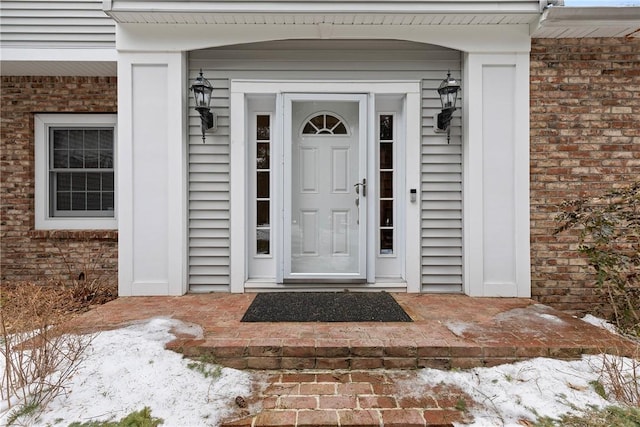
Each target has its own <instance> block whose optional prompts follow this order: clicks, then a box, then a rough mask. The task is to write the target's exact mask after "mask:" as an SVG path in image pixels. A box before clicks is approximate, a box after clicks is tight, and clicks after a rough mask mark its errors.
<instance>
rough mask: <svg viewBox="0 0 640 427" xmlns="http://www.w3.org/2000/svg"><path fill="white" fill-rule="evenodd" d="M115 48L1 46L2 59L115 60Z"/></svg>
mask: <svg viewBox="0 0 640 427" xmlns="http://www.w3.org/2000/svg"><path fill="white" fill-rule="evenodd" d="M117 53H118V52H117V51H116V49H115V48H90V49H86V48H78V49H76V48H62V49H61V48H20V47H9V48H7V47H2V61H82V62H94V61H95V62H116V61H117Z"/></svg>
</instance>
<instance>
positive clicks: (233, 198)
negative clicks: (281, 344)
mask: <svg viewBox="0 0 640 427" xmlns="http://www.w3.org/2000/svg"><path fill="white" fill-rule="evenodd" d="M296 92H298V93H309V92H314V93H316V94H319V93H332V94H340V93H342V94H353V93H360V94H366V95H368V96H369V97H370V99H371V97H372V96H373V95H378V94H402V95H404V98H405V106H404V110H405V112H406V115H405V117H406V150H405V154H406V165H405V176H404V180H405V187H404V188H406V189H407V191H408V190H409V189H412V188H415V189H417V190H418V192H417V194H418V197H417V200H416V201H415V202H413V203H407V204H406V206H405V209H404V222H405V225H406V226H405V230H406V232H405V235H404V236H402V238H401V240H399V242H401V241H402V240H404V244H405V257H406V261H405V266H406V270H405V271H404V277H405V280H406V282H407V292H420V288H421V255H420V253H421V252H420V243H421V237H420V236H421V233H419V232H417V230H420V226H421V225H420V224H421V214H420V212H421V211H420V170H421V168H420V158H421V156H420V153H421V104H420V99H421V83H420V81H417V80H411V81H407V80H403V81H390V80H385V81H369V80H367V81H315V80H293V81H284V80H283V81H280V80H232V81H231V100H230V122H231V145H230V162H231V165H233V167H231V168H230V210H231V214H230V254H231V257H230V261H229V263H230V264H229V266H230V289H231V292H234V293H242V292H244V287H245V282H246V281H247V274H248V265H247V263H248V258H249V257H248V254H247V231H246V213H247V203H248V201H247V199H246V194H247V191H246V190H247V182H246V178H245V177H246V172H247V171H246V169H247V164H246V152H245V151H246V150H245V145H246V144H245V139H246V138H245V137H246V129H245V123H246V116H247V112H246V99H245V98H246V96H247V95H249V94H276V95H277V96H278V100H277V103H276V105H277V111H276V116H279V117H282V106H283V104H282V102H281V100H282V94H283V93H296ZM369 102H370V103H371V102H372V101H369ZM368 110H369V117H367V118H368V119H370V115H371V114H372V112H374V111H375V109H374V108H372V105H369V108H368ZM369 121H370V120H367V122H369ZM275 124H276V127H275V129H274V132H275V135H276V136H274V137H275V138H282V135H283V129H282V121H281V120H275ZM369 126H371V124H370V125H369ZM369 182H371V181H369ZM371 199H372V198H370V200H371ZM406 200H409V198H408V197H407V198H406ZM370 207H371V206H370ZM276 253H278V252H276ZM278 255H283V254H278ZM368 258H369V259H370V258H371V257H368ZM281 274H282V270H280V269H278V271H277V276H280V277H277V278H276V280H281V279H282V276H281Z"/></svg>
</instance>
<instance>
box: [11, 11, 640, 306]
mask: <svg viewBox="0 0 640 427" xmlns="http://www.w3.org/2000/svg"><path fill="white" fill-rule="evenodd" d="M548 3H550V2H548V1H538V0H499V1H495V0H493V1H487V0H466V1H449V2H442V1H431V0H423V1H394V0H387V1H384V2H368V1H359V0H352V1H347V2H343V1H339V2H338V1H335V2H333V1H252V2H245V1H240V0H227V1H220V2H210V1H189V2H186V1H146V0H138V1H131V0H104V1H103V2H102V4H100V3H99V2H95V1H91V0H87V1H85V2H81V1H72V0H67V1H59V2H50V3H48V4H46V3H32V4H30V5H27V2H24V1H15V0H14V1H7V2H3V6H2V14H3V15H2V19H3V26H4V30H3V34H4V35H3V41H2V49H3V52H2V57H3V58H2V61H3V73H9V74H11V75H14V74H16V75H39V74H40V75H42V74H47V73H49V74H55V75H58V74H60V75H72V74H73V73H78V70H84V71H83V72H85V73H87V75H107V76H108V75H115V74H116V70H115V68H114V67H116V66H117V77H118V112H117V127H116V137H115V153H116V154H115V157H116V159H117V160H116V162H115V167H114V169H115V176H116V185H115V187H116V199H115V214H114V217H113V220H112V221H108V222H102V223H98V224H97V225H96V224H92V225H91V227H92V228H101V227H103V226H104V227H105V228H113V227H114V224H115V223H117V229H118V239H119V243H118V269H119V273H118V282H119V295H120V296H130V295H182V294H184V293H187V292H254V291H265V290H300V291H305V290H332V289H333V290H342V289H351V290H388V291H399V292H415V293H417V292H459V293H465V294H468V295H471V296H515V297H529V296H530V295H531V273H530V264H531V261H530V243H529V227H530V223H529V78H530V75H529V70H530V64H529V52H530V47H531V38H532V36H533V35H537V36H538V37H564V36H573V37H576V36H578V37H579V36H580V33H581V32H583V31H589V33H588V34H591V35H594V34H595V35H601V36H618V35H624V34H628V33H629V32H631V31H634V28H635V27H634V22H635V21H634V20H633V19H629V20H628V21H629V22H627V21H626V20H625V19H626V18H624V17H621V16H613V15H611V14H612V13H613V12H612V10H611V9H610V8H607V12H606V13H608V14H609V15H611V20H610V22H609V21H606V20H602V19H600V20H599V21H598V22H597V23H594V22H592V21H590V18H591V17H592V16H594V15H595V14H596V13H597V12H595V11H594V12H591V15H588V14H587V16H581V18H580V19H577V20H576V19H575V15H574V14H569V15H567V14H566V11H567V10H570V9H571V8H561V7H558V6H551V7H550V5H549V4H548ZM53 5H55V7H54V6H53ZM20 11H21V12H20ZM555 11H561V12H557V13H556V12H555ZM45 12H46V13H45ZM69 16H71V17H69ZM56 19H57V20H58V21H56ZM632 21H633V22H632ZM45 22H46V25H43V24H44V23H45ZM7 25H8V26H7ZM34 28H37V30H34ZM114 34H115V41H114ZM583 34H584V33H583ZM200 71H202V73H203V75H204V77H205V78H207V79H208V80H209V81H210V82H211V83H212V85H213V87H214V92H213V100H212V111H213V112H214V113H216V115H217V120H218V126H217V128H216V129H215V130H211V131H208V132H207V133H206V135H205V141H204V142H203V139H202V134H201V130H200V117H199V115H198V113H197V112H196V111H195V109H194V108H193V107H194V100H193V97H192V95H191V94H190V92H189V88H190V86H191V85H192V84H193V83H194V81H195V79H196V77H197V76H198V75H199V72H200ZM448 72H450V73H451V75H452V76H453V77H455V78H456V79H458V80H459V81H460V82H461V84H462V90H461V92H460V94H459V99H458V109H457V111H456V112H455V113H454V117H453V121H452V125H451V133H450V136H449V137H448V135H447V134H446V133H437V132H435V130H434V116H435V115H437V113H439V112H440V110H441V105H440V101H439V98H438V93H437V91H436V89H437V88H438V85H439V84H440V82H441V81H442V79H443V78H445V77H446V75H447V73H448ZM70 73H71V74H70ZM45 118H46V117H45ZM43 126H44V125H43ZM36 176H37V175H36ZM36 185H37V184H36ZM356 190H357V191H356ZM36 197H38V194H37V191H36ZM36 209H37V202H36ZM43 212H44V213H43V215H44V217H46V216H47V213H46V209H45V211H43ZM45 219H46V218H45ZM72 222H73V221H72ZM101 224H103V225H101ZM70 227H72V228H73V227H74V225H71V226H70Z"/></svg>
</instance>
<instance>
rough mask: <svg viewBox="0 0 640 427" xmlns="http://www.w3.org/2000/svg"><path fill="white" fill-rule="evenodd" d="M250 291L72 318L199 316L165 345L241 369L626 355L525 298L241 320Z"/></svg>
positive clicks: (131, 305)
mask: <svg viewBox="0 0 640 427" xmlns="http://www.w3.org/2000/svg"><path fill="white" fill-rule="evenodd" d="M254 296H255V295H254V294H200V295H185V296H182V297H128V298H119V299H117V300H115V301H112V302H110V303H108V304H105V305H103V306H100V307H97V308H96V309H95V310H92V311H90V312H88V313H86V314H84V315H83V316H82V317H80V318H79V319H78V322H79V323H78V326H79V327H81V328H83V329H88V330H92V329H105V328H113V327H116V326H119V325H122V324H126V323H129V322H134V321H138V320H143V319H148V318H152V317H156V316H165V317H173V318H176V319H180V320H182V321H185V322H191V323H195V324H197V325H200V326H201V327H202V329H203V334H202V336H199V337H179V338H178V339H176V340H175V341H174V342H173V343H171V344H170V347H171V348H172V349H174V350H176V351H180V352H183V353H185V354H186V355H188V356H198V355H203V354H207V355H210V356H213V357H215V359H216V360H217V361H218V362H219V363H220V364H222V365H225V366H229V367H232V368H237V369H247V368H248V369H376V368H388V369H411V368H418V367H433V368H445V369H447V368H469V367H476V366H491V365H496V364H500V363H509V362H513V361H516V360H521V359H527V358H531V357H538V356H544V357H554V358H563V359H571V358H576V357H579V356H580V355H581V354H584V353H600V352H603V351H610V352H615V353H617V354H623V355H631V354H632V353H633V351H634V349H635V347H634V344H633V343H632V342H631V341H628V340H626V339H623V338H621V337H618V336H615V335H612V334H610V333H608V332H606V331H604V330H602V329H600V328H597V327H594V326H591V325H589V324H587V323H585V322H583V321H581V320H580V319H576V318H574V317H572V316H570V315H568V314H566V313H564V312H560V311H557V310H554V309H551V308H549V307H546V306H543V305H539V304H535V302H534V301H532V300H529V299H515V298H470V297H467V296H463V295H416V294H394V297H395V298H396V300H397V301H398V302H399V303H400V305H401V306H402V307H403V308H404V309H405V311H406V312H407V313H408V314H409V315H410V316H411V317H412V319H413V320H414V321H413V322H412V323H378V322H366V323H242V322H240V319H241V318H242V315H243V314H244V312H245V310H246V309H247V307H248V306H249V304H250V303H251V301H252V300H253V298H254Z"/></svg>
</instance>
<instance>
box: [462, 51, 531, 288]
mask: <svg viewBox="0 0 640 427" xmlns="http://www.w3.org/2000/svg"><path fill="white" fill-rule="evenodd" d="M464 77H465V78H464V82H465V96H464V100H465V105H464V109H463V114H464V124H465V129H464V135H465V139H464V165H465V171H464V172H465V177H464V183H465V198H464V202H465V211H464V218H465V220H464V225H465V227H464V229H465V235H464V237H465V291H466V293H467V294H469V295H472V296H514V297H529V296H530V295H531V279H530V256H529V55H528V52H522V53H512V54H473V53H469V54H466V55H465V67H464Z"/></svg>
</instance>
